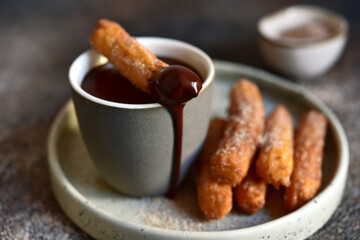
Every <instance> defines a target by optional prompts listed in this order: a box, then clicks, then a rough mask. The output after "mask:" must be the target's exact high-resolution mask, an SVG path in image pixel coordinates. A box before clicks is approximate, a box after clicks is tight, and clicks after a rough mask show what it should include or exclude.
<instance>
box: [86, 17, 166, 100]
mask: <svg viewBox="0 0 360 240" xmlns="http://www.w3.org/2000/svg"><path fill="white" fill-rule="evenodd" d="M90 43H91V45H92V47H93V48H94V49H95V50H96V51H98V52H99V53H101V54H102V55H104V56H105V57H107V58H108V59H109V61H110V62H111V63H112V64H113V65H114V67H115V69H116V70H117V71H118V72H120V73H121V74H122V75H123V76H124V77H125V78H127V79H128V80H129V81H131V83H132V84H133V85H134V86H135V87H137V88H139V89H141V90H142V91H143V92H147V93H150V90H149V89H148V85H149V82H148V80H149V79H150V78H151V77H152V76H153V73H154V71H156V70H158V69H160V68H162V67H166V66H168V64H166V63H164V62H162V61H161V60H159V59H158V58H157V57H156V56H155V55H154V54H153V53H152V52H151V51H150V50H148V49H147V48H145V47H144V46H142V45H141V44H140V43H138V41H136V40H135V39H134V38H133V37H131V36H130V35H129V34H128V33H127V32H126V31H125V30H124V29H123V28H122V27H121V26H120V25H119V24H117V23H115V22H112V21H109V20H106V19H101V20H99V21H98V22H97V23H96V26H95V30H94V31H93V33H92V35H91V37H90Z"/></svg>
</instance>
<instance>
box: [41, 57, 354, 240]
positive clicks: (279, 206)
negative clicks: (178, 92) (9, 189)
mask: <svg viewBox="0 0 360 240" xmlns="http://www.w3.org/2000/svg"><path fill="white" fill-rule="evenodd" d="M215 67H216V79H215V88H214V99H213V115H214V116H220V117H226V112H227V107H228V103H229V102H228V93H229V89H230V88H231V86H232V84H233V83H234V81H236V80H237V79H239V78H241V77H246V78H248V79H250V80H252V81H254V82H255V83H256V84H258V86H259V87H260V90H261V92H262V94H263V100H264V104H265V108H266V112H267V113H268V112H269V111H270V110H271V109H272V108H273V107H274V106H275V104H277V103H282V104H284V105H285V106H286V107H287V108H288V109H289V111H290V112H291V113H292V116H293V119H294V122H295V124H296V118H297V117H298V116H299V115H300V114H301V113H302V112H304V111H306V110H309V109H318V110H319V111H321V112H323V113H324V114H325V115H326V116H327V118H328V120H329V124H328V132H327V137H326V146H325V150H324V151H325V154H324V160H323V181H322V186H321V189H320V192H319V193H318V194H317V195H316V197H315V198H314V199H313V200H312V201H310V202H309V203H308V204H306V205H304V206H303V207H301V208H300V209H298V210H296V211H294V212H292V213H290V214H286V213H285V211H284V209H283V203H282V196H283V192H282V191H276V190H274V189H272V188H270V189H269V191H268V195H267V203H266V205H265V207H264V208H263V209H261V210H260V211H259V212H257V213H256V214H254V215H246V214H245V213H243V212H242V211H241V210H239V209H238V208H237V207H234V209H233V210H232V212H231V213H230V214H228V215H227V216H225V217H224V218H223V219H221V220H216V221H206V220H205V219H204V218H203V216H202V214H201V212H200V210H199V208H198V206H197V201H196V191H195V185H194V180H193V175H192V174H191V173H190V174H189V176H188V178H187V179H186V180H185V182H184V183H183V184H182V185H181V186H180V187H179V188H178V190H177V193H176V198H175V200H169V199H167V198H165V197H153V198H130V197H127V196H124V195H122V194H120V193H118V192H116V191H115V190H113V189H112V188H111V187H110V186H108V185H107V184H106V183H105V182H104V180H103V179H102V178H101V177H100V176H99V175H98V173H97V171H96V169H95V167H94V165H93V164H92V162H91V160H90V158H89V156H88V154H87V151H86V149H85V146H84V144H83V142H82V139H81V136H80V133H79V129H78V126H77V120H76V116H75V113H74V108H73V105H72V102H71V101H70V102H68V103H67V104H66V105H65V106H64V108H63V109H62V110H61V112H60V113H59V114H58V116H57V117H56V119H55V121H54V123H53V126H52V128H51V132H50V136H49V139H48V158H49V166H50V174H51V180H52V186H53V190H54V193H55V196H56V198H57V200H58V202H59V204H60V205H61V207H62V208H63V210H64V211H65V213H66V214H67V215H68V216H69V218H70V219H71V220H72V221H73V222H74V223H75V224H77V225H78V226H79V227H80V228H81V229H83V230H84V231H85V232H87V233H88V234H89V235H91V236H92V237H94V238H96V239H131V240H134V239H156V240H160V239H164V240H165V239H166V240H169V239H222V240H227V239H237V240H239V239H274V238H275V239H286V238H287V239H294V238H296V239H303V238H306V237H308V236H310V235H311V234H313V233H314V232H316V231H317V230H318V229H320V228H321V227H322V226H323V225H324V224H325V223H326V222H327V221H328V220H329V218H330V217H331V215H332V214H333V212H334V211H335V209H336V208H337V206H338V204H339V202H340V200H341V197H342V194H343V190H344V186H345V181H346V176H347V169H348V164H349V150H348V143H347V140H346V136H345V134H344V131H343V128H342V126H341V124H340V123H339V121H338V120H337V118H336V117H335V115H334V114H333V113H332V112H331V111H330V110H329V109H328V108H327V107H326V106H325V105H324V104H323V103H322V102H321V101H319V100H318V99H316V98H315V97H314V96H313V95H311V94H310V93H309V92H307V91H306V90H304V89H303V88H301V87H300V86H298V85H296V84H293V83H290V82H289V81H286V80H283V79H281V78H279V77H277V76H274V75H272V74H269V73H266V72H264V71H261V70H258V69H255V68H251V67H248V66H244V65H240V64H235V63H230V62H223V61H215ZM139 177H141V176H139Z"/></svg>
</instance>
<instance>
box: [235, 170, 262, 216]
mask: <svg viewBox="0 0 360 240" xmlns="http://www.w3.org/2000/svg"><path fill="white" fill-rule="evenodd" d="M234 197H235V201H236V203H237V205H238V206H239V207H240V208H241V209H242V210H243V211H244V212H246V213H248V214H253V213H256V212H257V211H258V210H259V209H260V208H262V207H263V206H264V205H265V198H266V182H265V181H264V180H263V179H261V178H260V177H258V176H257V174H256V170H255V165H254V164H252V165H251V167H250V170H249V172H248V174H247V175H246V177H245V178H244V179H243V180H242V181H241V183H240V184H239V185H237V186H236V187H235V188H234Z"/></svg>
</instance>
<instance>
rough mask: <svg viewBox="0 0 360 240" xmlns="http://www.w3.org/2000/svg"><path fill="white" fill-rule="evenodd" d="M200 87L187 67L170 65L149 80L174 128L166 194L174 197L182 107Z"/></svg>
mask: <svg viewBox="0 0 360 240" xmlns="http://www.w3.org/2000/svg"><path fill="white" fill-rule="evenodd" d="M201 88H202V83H201V80H200V78H199V76H198V75H197V74H196V73H195V72H193V71H192V70H190V69H189V68H187V67H183V66H179V65H171V66H168V67H165V68H161V69H159V70H157V71H156V72H154V75H153V77H152V78H151V79H150V80H149V89H150V92H151V94H152V96H153V97H154V98H155V99H156V100H158V102H159V103H161V104H162V105H163V106H164V107H165V108H167V109H168V111H169V112H170V114H171V118H172V121H173V129H174V149H173V166H172V173H171V181H170V185H169V189H168V191H167V193H166V196H167V197H169V198H173V197H174V195H175V194H174V193H175V187H176V183H177V180H178V178H179V172H180V165H181V148H182V135H183V109H184V107H185V104H186V102H188V101H189V100H191V99H192V98H194V97H197V96H198V94H199V92H200V90H201Z"/></svg>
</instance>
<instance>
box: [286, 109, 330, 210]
mask: <svg viewBox="0 0 360 240" xmlns="http://www.w3.org/2000/svg"><path fill="white" fill-rule="evenodd" d="M325 134H326V118H325V116H323V115H322V114H321V113H319V112H316V111H309V112H307V113H305V114H303V115H302V116H301V117H300V120H299V123H298V127H297V129H296V132H295V141H294V170H293V174H292V175H291V184H290V186H289V187H288V188H287V189H286V192H285V204H286V207H287V209H288V210H294V209H297V208H299V207H300V206H302V205H303V204H305V203H306V202H308V201H309V200H311V199H312V198H313V197H314V196H315V194H316V193H317V191H318V189H319V187H320V184H321V175H322V173H321V163H322V155H323V148H324V141H325Z"/></svg>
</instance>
